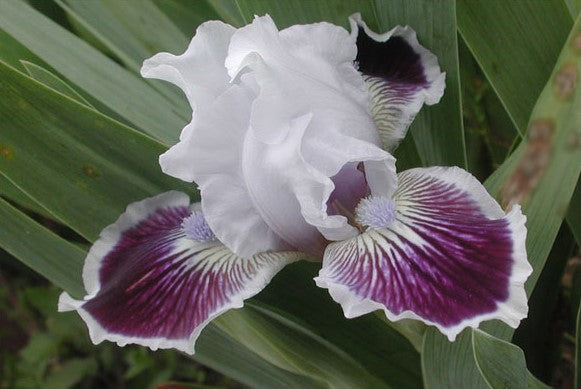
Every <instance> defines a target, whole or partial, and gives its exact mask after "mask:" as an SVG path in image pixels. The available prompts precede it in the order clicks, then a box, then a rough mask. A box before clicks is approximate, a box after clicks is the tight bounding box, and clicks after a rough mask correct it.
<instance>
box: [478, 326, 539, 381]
mask: <svg viewBox="0 0 581 389" xmlns="http://www.w3.org/2000/svg"><path fill="white" fill-rule="evenodd" d="M472 348H473V351H474V357H475V359H476V363H477V365H478V368H479V369H480V372H481V373H482V376H483V377H484V379H485V380H486V382H487V383H488V385H490V387H491V388H495V389H496V388H511V389H519V388H520V389H526V388H527V387H534V388H549V387H548V386H547V385H544V384H542V383H541V382H540V381H538V380H536V378H534V377H532V375H531V374H530V373H529V371H528V370H527V366H526V361H525V355H524V353H523V351H522V350H521V349H520V348H518V347H517V346H515V345H514V344H511V343H508V342H505V341H503V340H500V339H498V338H495V337H494V336H491V335H488V334H487V333H485V332H483V331H480V330H478V329H475V330H474V331H472ZM528 376H531V378H529V377H528Z"/></svg>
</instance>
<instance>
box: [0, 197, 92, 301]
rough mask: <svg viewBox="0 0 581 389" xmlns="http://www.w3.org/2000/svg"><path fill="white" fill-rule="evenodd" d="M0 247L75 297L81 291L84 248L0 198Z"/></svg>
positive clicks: (82, 292) (82, 291) (82, 289)
mask: <svg viewBox="0 0 581 389" xmlns="http://www.w3.org/2000/svg"><path fill="white" fill-rule="evenodd" d="M0 220H2V228H0V247H2V248H3V249H4V250H6V251H7V252H8V253H10V254H11V255H13V256H14V257H16V258H18V259H20V261H22V262H23V263H24V264H25V265H27V266H29V267H30V268H31V269H33V270H34V271H36V272H38V273H39V274H41V275H42V276H44V277H45V278H47V279H48V280H49V281H51V282H52V283H54V284H55V285H57V286H58V287H60V288H63V289H65V290H67V291H69V292H70V293H72V294H73V295H74V296H76V297H82V296H83V294H84V287H83V283H82V282H81V279H80V274H81V270H82V268H83V260H84V258H85V255H86V253H85V251H84V250H83V249H80V248H78V247H77V246H75V245H73V244H71V243H69V242H67V241H66V240H64V239H62V238H61V237H59V236H58V235H55V234H54V233H53V232H52V231H50V230H48V229H47V228H45V227H43V226H42V225H40V224H39V223H37V222H36V221H34V220H33V219H31V218H30V217H29V216H27V215H25V214H24V213H23V212H21V211H19V210H18V209H16V208H14V207H13V206H11V205H10V204H9V203H8V202H6V201H5V200H3V199H2V198H0Z"/></svg>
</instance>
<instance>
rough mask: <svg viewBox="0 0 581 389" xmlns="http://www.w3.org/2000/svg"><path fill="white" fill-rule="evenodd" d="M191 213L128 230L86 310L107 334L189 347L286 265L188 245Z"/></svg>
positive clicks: (163, 212) (156, 217)
mask: <svg viewBox="0 0 581 389" xmlns="http://www.w3.org/2000/svg"><path fill="white" fill-rule="evenodd" d="M190 212H191V211H190V208H189V207H171V208H162V209H158V210H156V211H155V212H153V213H151V214H150V215H148V216H147V218H146V219H144V220H142V221H140V222H139V223H137V224H136V225H135V226H133V227H132V228H130V229H128V230H126V231H124V232H123V233H122V234H121V237H120V239H119V241H118V243H117V244H116V245H115V247H114V248H113V250H112V251H110V252H109V253H108V254H107V255H106V257H105V258H104V259H103V260H102V263H101V268H100V270H99V279H100V284H101V288H100V290H99V292H98V293H97V295H96V296H95V297H93V298H91V299H90V300H89V301H87V302H86V303H85V304H84V305H83V309H85V310H86V311H87V312H89V314H90V315H92V316H93V318H94V319H95V320H96V321H97V322H98V323H99V324H100V325H101V326H102V327H103V328H104V329H105V330H106V331H107V332H109V333H113V334H121V335H123V336H125V337H128V338H165V339H186V340H187V339H188V338H189V337H190V336H191V335H192V333H194V332H195V331H197V330H198V328H199V327H200V326H201V325H203V324H204V323H205V322H206V321H207V320H208V319H210V318H211V317H213V316H214V315H216V314H218V313H220V312H222V311H224V310H226V309H229V308H231V307H232V306H241V305H242V303H241V301H242V299H243V298H246V297H248V296H249V295H253V294H255V293H257V292H258V291H259V290H260V289H262V287H263V286H264V284H265V283H266V282H267V281H268V280H269V279H270V277H272V275H274V274H276V272H277V271H278V270H280V268H282V266H284V264H285V263H287V262H285V260H284V259H281V258H277V257H276V256H266V255H263V256H261V255H258V256H254V257H253V258H251V259H248V260H247V259H243V258H240V257H237V256H235V255H234V254H232V253H231V252H230V251H229V250H228V249H227V248H225V247H224V246H223V245H222V244H220V243H219V242H217V241H215V242H204V243H199V242H195V241H192V240H190V239H188V238H186V236H185V232H184V230H183V229H182V223H183V221H184V219H185V218H187V217H188V216H189V215H190ZM265 269H266V270H265ZM247 287H248V288H249V290H244V289H245V288H247Z"/></svg>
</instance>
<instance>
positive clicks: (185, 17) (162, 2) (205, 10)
mask: <svg viewBox="0 0 581 389" xmlns="http://www.w3.org/2000/svg"><path fill="white" fill-rule="evenodd" d="M154 2H155V4H156V5H157V7H158V8H159V9H160V10H161V11H162V12H163V13H165V14H166V15H167V16H168V18H169V19H170V20H171V21H172V23H173V24H175V26H176V27H177V28H179V29H180V30H181V31H182V33H183V34H184V35H185V36H186V37H188V38H191V37H193V36H194V33H195V32H196V28H197V27H198V26H199V25H200V24H202V23H203V22H205V21H207V20H217V19H220V16H219V15H218V13H217V12H216V11H215V10H214V8H213V7H212V6H211V4H212V2H208V1H189V0H154ZM225 21H226V22H228V21H227V20H225Z"/></svg>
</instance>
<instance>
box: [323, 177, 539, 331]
mask: <svg viewBox="0 0 581 389" xmlns="http://www.w3.org/2000/svg"><path fill="white" fill-rule="evenodd" d="M399 180H400V181H399V184H400V185H399V188H398V190H397V192H396V193H395V196H394V200H395V203H396V215H395V220H394V221H393V223H392V224H391V225H390V226H389V227H388V228H384V229H379V230H373V229H370V230H368V231H366V232H364V233H362V234H361V235H359V236H357V237H356V238H353V239H350V240H346V241H343V242H336V243H333V244H331V245H329V247H328V248H327V250H326V252H325V257H324V259H323V268H322V270H321V272H320V273H319V277H317V278H316V281H317V285H319V286H321V287H324V288H328V289H329V292H330V293H331V296H332V297H333V299H334V300H336V301H337V302H339V303H341V305H342V306H343V310H344V312H345V315H346V316H347V317H356V316H360V315H362V314H365V313H368V312H371V311H374V310H377V309H383V310H384V311H385V313H386V314H387V316H388V318H390V319H391V320H399V319H403V318H415V319H420V320H422V321H424V322H426V323H428V324H433V325H436V326H437V327H438V328H439V329H440V331H442V332H443V333H444V334H446V335H447V336H448V337H449V338H450V339H451V340H453V339H454V338H455V337H456V335H457V334H458V333H459V332H460V331H461V330H462V329H463V328H465V327H468V326H471V327H476V326H478V324H479V323H480V322H481V321H483V320H488V319H493V318H496V319H500V320H503V321H505V322H506V323H507V324H509V325H511V326H513V327H516V326H517V325H518V323H519V321H520V320H521V319H522V318H524V317H526V313H527V300H526V294H525V292H524V282H525V280H526V279H527V277H528V276H529V275H530V273H531V271H532V269H531V267H530V265H529V264H528V262H527V259H526V252H525V238H526V228H525V226H524V223H525V217H524V216H523V215H522V213H521V212H520V208H519V207H518V206H517V207H515V208H513V209H512V210H511V212H509V213H508V214H507V215H505V214H504V212H503V211H502V210H501V209H500V207H499V206H498V204H497V203H496V202H495V201H494V200H493V199H492V198H491V197H490V196H489V195H488V194H487V193H486V191H485V189H484V188H483V187H482V185H480V183H478V181H477V180H476V179H474V178H473V177H472V176H471V175H470V174H468V173H467V172H465V171H463V170H461V169H458V168H450V169H443V168H431V169H412V170H408V171H406V172H403V173H401V174H400V175H399Z"/></svg>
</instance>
